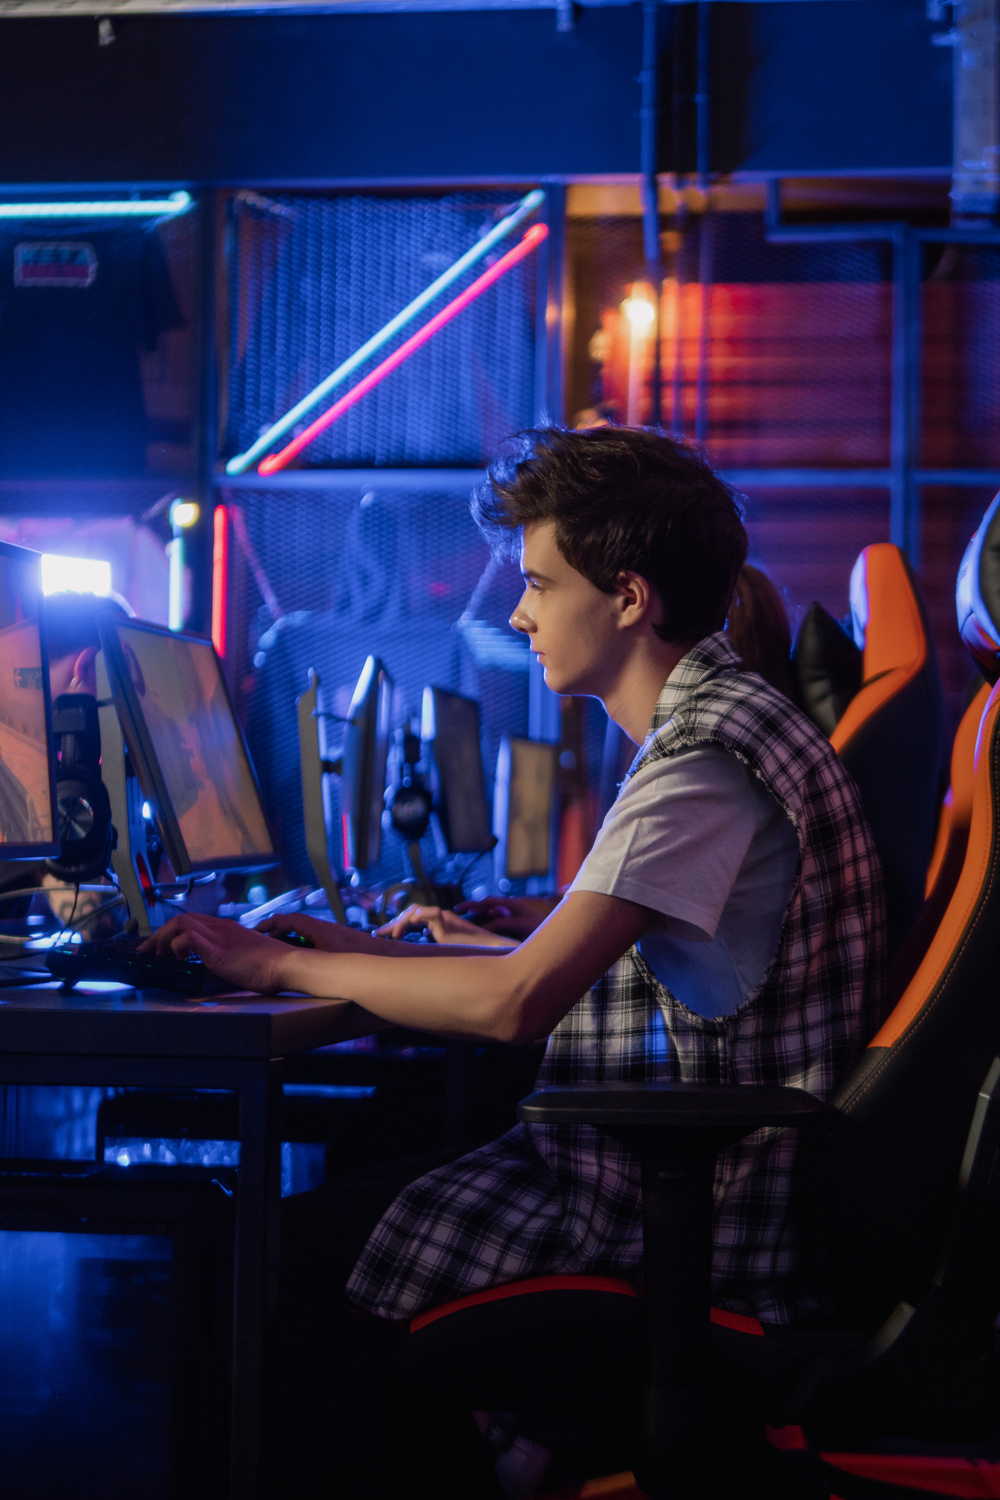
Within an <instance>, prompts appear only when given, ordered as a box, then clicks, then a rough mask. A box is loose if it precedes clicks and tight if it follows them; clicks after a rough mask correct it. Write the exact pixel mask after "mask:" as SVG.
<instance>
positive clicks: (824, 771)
mask: <svg viewBox="0 0 1000 1500" xmlns="http://www.w3.org/2000/svg"><path fill="white" fill-rule="evenodd" d="M738 663H739V658H738V657H737V656H736V654H735V652H734V651H733V649H732V647H731V646H730V644H729V641H728V639H727V637H726V636H725V635H724V634H721V633H720V634H718V635H713V636H709V637H707V638H706V639H705V640H703V641H701V642H699V644H698V645H697V646H696V647H695V648H694V649H693V650H692V651H690V652H688V654H687V655H686V656H685V657H684V658H683V659H682V661H681V662H679V663H678V665H677V667H675V669H674V671H673V672H672V673H671V675H670V678H669V680H668V682H667V683H666V685H665V687H664V689H663V692H662V693H661V695H660V698H659V702H658V703H657V706H656V712H655V714H654V717H653V723H652V728H651V730H650V734H649V737H648V738H647V740H646V742H645V744H644V745H643V746H642V748H641V749H640V750H639V752H638V754H637V755H636V758H635V760H634V762H633V764H632V767H631V769H630V771H629V776H632V775H634V774H635V772H636V771H637V770H638V769H639V767H640V766H643V765H646V764H648V763H649V762H651V761H654V760H659V759H661V758H663V757H667V756H671V755H675V754H677V753H678V752H679V751H681V750H686V749H689V748H691V747H693V746H695V745H705V744H714V745H721V746H722V747H723V748H724V749H726V750H728V751H730V752H731V753H732V754H734V755H736V756H738V757H739V758H740V760H742V761H743V762H744V763H745V764H746V765H747V766H748V768H749V769H750V771H751V772H752V773H753V774H754V775H756V776H758V777H759V778H760V780H761V781H762V782H763V784H764V786H766V787H767V789H768V791H769V792H770V793H771V794H772V795H773V796H774V797H775V798H776V799H777V801H778V802H779V803H780V804H781V805H782V807H783V808H784V809H785V811H786V812H787V814H788V816H789V818H790V819H791V821H792V823H793V825H794V827H795V830H796V834H797V837H798V844H799V867H798V873H797V876H796V880H795V884H794V887H793V890H792V895H791V898H790V900H789V904H788V907H787V910H786V913H785V920H784V924H783V928H782V932H781V937H780V940H779V943H778V949H777V952H776V954H775V957H774V960H773V962H772V963H771V966H770V968H769V969H768V971H767V974H766V975H765V977H764V980H763V981H762V983H761V984H760V986H759V987H758V989H757V990H756V991H755V992H754V993H753V994H751V995H750V996H749V997H748V999H747V1000H746V1002H745V1003H744V1004H743V1005H742V1006H741V1007H740V1008H739V1009H738V1010H737V1011H736V1012H735V1013H734V1014H732V1015H727V1016H719V1017H716V1018H705V1017H703V1016H700V1015H696V1014H695V1013H694V1012H692V1011H690V1010H688V1009H687V1008H686V1007H685V1006H684V1005H682V1004H680V1002H679V1001H677V1000H675V999H674V997H673V996H672V995H671V994H670V992H669V991H668V990H667V989H666V988H665V987H664V986H663V985H662V984H661V983H660V982H659V981H658V980H657V979H656V977H655V976H654V974H653V973H652V970H651V969H650V968H649V966H648V964H646V963H645V962H644V960H643V958H642V956H641V954H640V953H639V952H638V950H637V949H636V948H632V949H630V950H629V952H627V953H626V954H625V955H624V956H623V957H622V958H621V959H620V960H619V961H618V962H617V963H616V964H615V965H614V966H613V967H612V968H611V969H610V970H609V971H608V972H607V974H605V975H604V977H603V978H602V979H601V980H600V981H599V982H598V983H597V984H596V985H595V986H594V988H593V989H592V990H590V991H589V992H588V993H587V994H586V995H584V996H583V997H582V999H581V1000H580V1001H579V1002H578V1003H577V1004H576V1005H575V1006H574V1007H573V1009H572V1010H571V1011H570V1012H569V1013H568V1015H566V1017H565V1018H564V1019H563V1020H562V1021H561V1022H560V1023H559V1025H558V1026H557V1027H556V1028H555V1030H554V1031H553V1033H552V1035H551V1037H550V1038H549V1042H548V1047H547V1049H546V1053H545V1057H544V1060H543V1062H542V1066H541V1070H540V1072H539V1077H538V1083H539V1085H544V1084H546V1083H560V1084H566V1083H594V1082H597V1083H600V1082H623V1081H627V1082H644V1081H648V1080H652V1079H658V1078H667V1079H680V1080H686V1081H691V1082H710V1083H732V1084H739V1083H747V1084H787V1085H793V1086H795V1087H798V1088H804V1089H808V1090H810V1092H812V1093H814V1094H817V1095H818V1096H819V1097H820V1098H825V1097H826V1096H827V1095H828V1094H829V1093H830V1092H831V1090H832V1089H833V1088H834V1086H835V1085H836V1084H837V1083H838V1082H839V1080H840V1079H841V1078H842V1077H843V1075H844V1073H845V1072H846V1071H847V1069H848V1068H849V1067H850V1066H851V1064H852V1063H853V1062H854V1060H855V1059H856V1057H857V1056H858V1054H859V1052H860V1050H861V1048H862V1046H863V1045H864V1044H865V1042H866V1041H867V1039H868V1038H869V1037H870V1036H871V1035H872V1033H873V1032H874V1030H875V1028H876V1027H877V1025H878V1024H879V1022H880V1020H881V1019H882V1015H883V1011H884V973H883V970H884V912H883V903H882V891H881V876H880V872H879V868H878V862H877V859H876V856H875V852H874V848H873V846H872V842H871V836H870V834H869V832H868V827H867V823H866V821H865V818H864V815H863V813H862V811H861V807H860V803H859V801H858V795H857V792H856V790H855V787H854V783H853V782H852V781H851V779H850V777H849V776H848V775H847V773H846V772H845V771H844V769H843V767H842V766H841V764H840V762H839V760H838V759H837V757H836V755H835V754H834V752H833V751H832V750H831V748H830V745H829V743H828V742H827V741H826V740H825V739H824V737H823V736H822V735H821V734H820V732H819V731H818V730H817V729H815V728H814V726H813V725H812V724H811V723H810V722H809V721H808V720H807V719H806V718H805V717H804V716H803V715H802V714H800V713H799V712H798V710H797V709H795V708H794V707H793V706H792V704H791V703H789V702H788V700H787V699H786V698H784V697H783V696H782V695H781V694H780V693H778V692H777V691H776V690H775V689H773V688H771V687H770V686H769V685H768V684H767V683H765V682H763V681H762V679H761V678H760V677H758V676H756V675H755V674H753V673H743V672H740V671H739V670H737V668H738ZM664 1032H665V1035H664ZM796 1146H797V1139H796V1135H795V1133H794V1132H792V1131H781V1130H775V1129H766V1130H758V1131H756V1132H755V1133H754V1134H753V1135H751V1136H748V1137H747V1138H746V1139H745V1140H743V1141H740V1142H738V1143H737V1144H736V1145H735V1146H732V1147H731V1148H730V1149H728V1150H727V1151H725V1152H723V1153H722V1154H721V1155H720V1157H719V1162H718V1168H717V1173H716V1182H715V1241H714V1255H713V1264H712V1279H713V1298H714V1300H715V1301H716V1302H718V1303H720V1304H721V1305H723V1306H725V1307H727V1308H729V1309H731V1310H733V1311H736V1312H742V1313H748V1314H752V1315H754V1316H757V1317H760V1318H762V1319H764V1320H765V1321H770V1322H786V1321H788V1320H789V1319H790V1318H795V1317H799V1316H803V1315H805V1314H807V1313H809V1312H812V1311H816V1310H818V1309H820V1308H821V1307H822V1306H823V1305H824V1303H823V1299H822V1297H821V1295H820V1294H819V1292H818V1291H817V1288H816V1285H815V1275H814V1268H813V1266H812V1262H811V1255H810V1254H809V1253H808V1247H806V1246H804V1245H803V1242H802V1226H801V1215H800V1213H799V1212H798V1209H797V1196H796V1192H795V1188H796V1178H795V1159H796ZM641 1261H642V1227H641V1197H640V1185H639V1167H638V1161H637V1159H636V1158H635V1157H634V1156H632V1155H631V1154H630V1153H629V1152H627V1151H626V1150H625V1149H624V1147H622V1146H619V1145H617V1144H616V1143H615V1142H614V1141H612V1140H611V1139H610V1138H609V1137H607V1136H605V1135H603V1134H601V1133H600V1132H598V1131H597V1130H594V1129H592V1128H590V1127H563V1126H526V1125H518V1126H516V1127H515V1128H514V1129H513V1130H510V1131H508V1132H507V1134H506V1135H503V1136H501V1137H500V1139H499V1140H497V1141H493V1142H492V1143H491V1144H490V1145H488V1146H484V1147H482V1148H481V1149H480V1150H477V1151H473V1152H472V1153H471V1154H470V1155H468V1156H465V1157H463V1158H462V1159H461V1160H459V1161H457V1162H454V1163H453V1164H451V1165H450V1166H446V1167H441V1168H438V1169H437V1170H436V1171H433V1172H430V1173H428V1174H427V1175H426V1176H425V1177H422V1178H420V1179H419V1180H418V1181H417V1182H415V1183H413V1184H411V1185H410V1186H409V1187H408V1188H406V1189H405V1190H404V1191H403V1192H402V1193H401V1194H400V1196H399V1197H398V1198H397V1199H396V1201H395V1202H394V1203H393V1205H392V1206H391V1207H390V1209H389V1210H388V1212H387V1213H386V1214H385V1215H384V1217H383V1218H382V1220H381V1221H380V1223H379V1224H378V1226H377V1228H376V1230H375V1232H374V1234H373V1235H372V1237H371V1239H370V1240H369V1242H368V1244H367V1246H366V1247H365V1250H364V1252H363V1254H362V1256H361V1258H360V1260H359V1261H358V1264H357V1266H356V1267H355V1269H354V1272H353V1274H352V1276H351V1279H350V1281H349V1283H348V1288H347V1290H348V1295H349V1297H350V1298H351V1299H352V1300H353V1301H354V1302H356V1303H358V1304H359V1305H361V1306H363V1307H366V1308H368V1309H369V1310H370V1311H372V1312H375V1313H377V1314H379V1315H381V1316H383V1317H389V1318H408V1317H412V1316H413V1315H414V1314H415V1313H418V1312H420V1311H421V1310H422V1309H424V1308H426V1307H429V1306H433V1305H434V1304H435V1303H440V1302H444V1301H447V1300H449V1299H451V1298H453V1297H458V1296H463V1295H466V1294H468V1293H469V1292H473V1291H479V1290H482V1289H483V1288H485V1287H490V1286H496V1285H499V1284H501V1283H503V1282H509V1281H514V1280H517V1279H518V1278H520V1277H524V1276H538V1275H544V1274H549V1273H553V1272H574V1271H575V1272H589V1273H591V1274H595V1273H597V1274H606V1275H618V1276H626V1277H629V1276H631V1277H632V1278H633V1279H635V1278H636V1277H637V1276H638V1274H639V1272H640V1269H641Z"/></svg>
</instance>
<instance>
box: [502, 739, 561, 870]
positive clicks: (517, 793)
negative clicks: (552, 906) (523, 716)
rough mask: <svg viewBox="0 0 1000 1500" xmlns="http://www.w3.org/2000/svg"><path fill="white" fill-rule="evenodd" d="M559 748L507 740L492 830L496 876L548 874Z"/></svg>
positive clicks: (520, 740) (538, 743)
mask: <svg viewBox="0 0 1000 1500" xmlns="http://www.w3.org/2000/svg"><path fill="white" fill-rule="evenodd" d="M558 754H559V747H558V746H557V745H553V744H550V743H549V742H548V741H547V740H524V739H517V738H514V737H513V736H510V735H504V737H503V739H502V740H501V742H500V753H499V755H498V756H497V779H496V790H495V793H494V797H493V818H494V821H493V831H494V833H495V834H496V836H497V855H496V858H497V873H498V874H499V875H500V876H501V877H503V878H505V879H507V880H524V879H527V878H528V877H529V876H533V875H547V874H548V873H549V867H550V865H551V860H552V814H553V805H554V799H555V791H556V763H557V757H558Z"/></svg>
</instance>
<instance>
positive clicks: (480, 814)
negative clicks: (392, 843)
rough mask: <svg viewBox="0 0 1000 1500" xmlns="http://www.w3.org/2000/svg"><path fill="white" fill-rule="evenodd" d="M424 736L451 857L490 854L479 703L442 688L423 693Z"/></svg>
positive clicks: (439, 816)
mask: <svg viewBox="0 0 1000 1500" xmlns="http://www.w3.org/2000/svg"><path fill="white" fill-rule="evenodd" d="M420 737H421V739H422V740H423V742H424V746H425V753H427V752H429V759H430V761H431V764H432V767H433V772H434V783H435V785H434V803H435V810H436V812H437V815H438V819H439V821H440V824H441V832H442V833H443V834H444V839H445V843H446V844H447V845H448V850H449V852H450V853H451V854H483V853H485V851H486V850H487V849H492V847H493V835H492V833H491V831H490V815H489V808H488V806H487V802H486V778H485V776H484V774H483V752H482V741H481V738H480V730H479V704H478V703H477V702H476V701H475V699H474V698H463V697H462V696H461V694H459V693H449V692H447V691H446V690H445V689H444V688H438V687H428V688H424V703H423V716H422V720H421V726H420Z"/></svg>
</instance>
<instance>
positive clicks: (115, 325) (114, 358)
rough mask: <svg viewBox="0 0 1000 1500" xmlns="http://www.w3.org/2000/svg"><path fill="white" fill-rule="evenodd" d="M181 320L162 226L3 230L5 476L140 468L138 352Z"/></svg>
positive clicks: (0, 427)
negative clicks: (160, 230) (159, 232)
mask: <svg viewBox="0 0 1000 1500" xmlns="http://www.w3.org/2000/svg"><path fill="white" fill-rule="evenodd" d="M182 323H183V319H182V317H181V314H180V310H179V308H178V306H177V302H176V299H175V297H174V293H173V289H172V287H171V285H170V277H169V275H168V272H167V266H166V261H165V258H164V254H163V248H162V246H161V244H160V241H159V238H158V237H157V234H156V231H155V230H154V229H151V228H148V227H146V228H141V227H139V226H136V225H132V224H129V225H127V226H125V227H122V226H117V227H109V226H107V225H95V224H93V223H90V224H82V223H78V224H72V223H70V224H59V226H58V227H55V226H53V225H51V224H47V225H45V226H44V227H40V226H38V225H34V224H31V223H24V224H19V225H13V224H11V225H10V226H9V227H6V228H5V229H4V230H3V232H2V233H0V476H2V477H3V478H18V479H21V478H49V477H67V478H68V477H83V476H89V475H97V476H101V477H107V478H111V477H114V476H116V475H132V474H142V473H143V472H144V471H145V467H146V444H147V442H148V441H149V436H148V431H147V420H146V409H145V403H144V400H143V391H142V380H141V376H140V370H139V354H140V351H142V350H147V351H148V350H152V349H153V348H155V346H156V341H157V339H158V338H159V336H160V334H161V333H163V332H164V331H165V330H166V329H168V328H177V327H180V326H181V325H182Z"/></svg>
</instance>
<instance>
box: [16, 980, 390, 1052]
mask: <svg viewBox="0 0 1000 1500" xmlns="http://www.w3.org/2000/svg"><path fill="white" fill-rule="evenodd" d="M385 1025H386V1023H385V1022H384V1021H380V1020H378V1019H377V1018H376V1017H375V1016H372V1015H370V1014H369V1013H368V1011H366V1010H362V1008H361V1007H360V1006H359V1005H355V1004H354V1003H353V1002H352V1001H350V1000H315V999H312V998H311V997H309V996H305V995H289V996H284V995H250V994H241V995H234V996H233V997H232V998H229V997H221V996H218V995H214V996H212V997H211V998H207V999H204V1000H189V999H187V998H182V997H180V996H177V995H168V994H166V993H165V992H164V991H163V990H117V991H112V992H107V991H103V992H98V993H87V992H81V991H79V990H73V991H70V992H69V993H67V992H66V991H64V990H63V989H62V988H61V986H60V985H59V984H58V983H52V984H51V985H49V984H45V985H32V986H30V987H26V988H24V989H0V1053H3V1052H7V1053H12V1052H16V1053H36V1054H38V1053H41V1054H45V1053H59V1054H61V1055H62V1056H64V1057H66V1056H72V1055H75V1056H79V1057H93V1056H102V1057H147V1058H151V1057H189V1058H195V1057H203V1058H213V1057H214V1058H221V1057H226V1058H254V1059H257V1060H260V1059H266V1058H269V1057H284V1056H287V1054H288V1053H290V1052H304V1051H307V1050H309V1049H311V1048H313V1047H324V1046H328V1045H329V1044H330V1043H331V1042H345V1041H349V1040H350V1039H351V1038H352V1037H357V1036H368V1035H370V1034H371V1032H373V1031H380V1030H382V1029H383V1027H384V1026H385Z"/></svg>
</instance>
